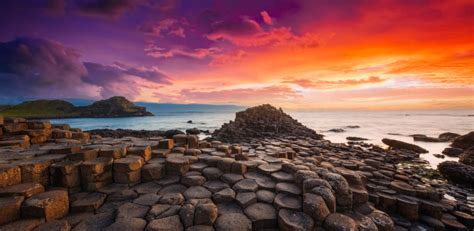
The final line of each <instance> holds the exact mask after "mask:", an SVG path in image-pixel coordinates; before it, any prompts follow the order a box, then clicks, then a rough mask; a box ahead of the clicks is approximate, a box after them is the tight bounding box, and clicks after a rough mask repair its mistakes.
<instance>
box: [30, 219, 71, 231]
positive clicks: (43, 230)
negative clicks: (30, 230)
mask: <svg viewBox="0 0 474 231" xmlns="http://www.w3.org/2000/svg"><path fill="white" fill-rule="evenodd" d="M51 230H54V231H69V230H71V225H70V224H69V223H68V222H67V221H66V220H53V221H50V222H47V223H43V224H41V225H39V226H38V227H36V228H35V231H51Z"/></svg>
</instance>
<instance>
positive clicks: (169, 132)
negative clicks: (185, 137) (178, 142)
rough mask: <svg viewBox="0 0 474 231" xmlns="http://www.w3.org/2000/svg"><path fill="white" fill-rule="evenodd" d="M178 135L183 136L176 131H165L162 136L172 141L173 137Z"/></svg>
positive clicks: (180, 132)
mask: <svg viewBox="0 0 474 231" xmlns="http://www.w3.org/2000/svg"><path fill="white" fill-rule="evenodd" d="M178 134H184V132H182V131H180V130H177V129H173V130H168V131H166V132H165V133H164V134H163V135H164V136H165V137H166V138H168V139H173V136H174V135H178Z"/></svg>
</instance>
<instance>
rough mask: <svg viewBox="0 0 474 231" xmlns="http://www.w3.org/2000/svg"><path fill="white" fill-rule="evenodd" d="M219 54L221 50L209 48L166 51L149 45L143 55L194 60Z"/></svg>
mask: <svg viewBox="0 0 474 231" xmlns="http://www.w3.org/2000/svg"><path fill="white" fill-rule="evenodd" d="M220 52H221V49H219V48H216V47H211V48H196V49H188V48H179V47H177V48H171V49H166V48H162V47H157V46H156V45H155V44H150V45H149V46H148V47H147V48H146V49H145V53H146V54H147V55H149V56H151V57H155V58H171V57H175V56H178V57H188V58H196V59H202V58H206V57H210V56H212V55H215V54H218V53H220Z"/></svg>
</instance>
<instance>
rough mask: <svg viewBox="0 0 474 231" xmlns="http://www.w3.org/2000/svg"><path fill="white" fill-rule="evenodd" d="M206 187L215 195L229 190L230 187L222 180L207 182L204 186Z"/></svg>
mask: <svg viewBox="0 0 474 231" xmlns="http://www.w3.org/2000/svg"><path fill="white" fill-rule="evenodd" d="M203 186H204V187H206V188H207V189H209V191H211V192H213V193H215V192H218V191H221V190H222V189H225V188H229V185H228V184H226V183H224V182H222V181H220V180H210V181H206V183H204V184H203Z"/></svg>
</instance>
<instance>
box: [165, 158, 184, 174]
mask: <svg viewBox="0 0 474 231" xmlns="http://www.w3.org/2000/svg"><path fill="white" fill-rule="evenodd" d="M165 164H166V173H167V174H169V175H183V174H185V173H186V172H188V171H189V159H188V158H186V157H184V156H168V157H167V158H166V163H165Z"/></svg>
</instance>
